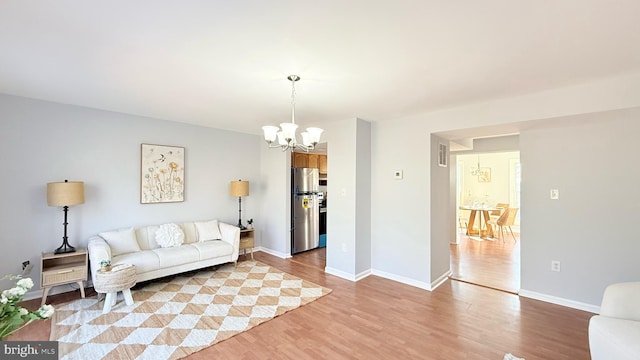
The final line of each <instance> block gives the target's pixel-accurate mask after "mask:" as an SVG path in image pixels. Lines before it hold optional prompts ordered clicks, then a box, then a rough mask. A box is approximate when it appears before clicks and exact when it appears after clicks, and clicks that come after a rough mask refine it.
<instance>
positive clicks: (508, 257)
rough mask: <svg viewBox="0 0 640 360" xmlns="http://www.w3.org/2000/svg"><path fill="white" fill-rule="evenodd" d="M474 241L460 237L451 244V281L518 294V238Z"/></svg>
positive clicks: (516, 235)
mask: <svg viewBox="0 0 640 360" xmlns="http://www.w3.org/2000/svg"><path fill="white" fill-rule="evenodd" d="M514 235H515V238H516V241H515V242H514V241H513V238H512V237H511V234H509V235H508V236H506V237H505V239H504V241H502V240H500V239H497V240H494V241H487V240H484V241H477V240H473V239H470V238H469V237H467V236H466V235H464V234H462V235H461V236H460V243H459V244H451V245H450V254H451V273H452V275H451V278H452V279H457V280H461V281H466V282H469V283H472V284H477V285H481V286H487V287H490V288H494V289H498V290H503V291H509V292H512V293H517V292H518V291H519V290H520V237H519V234H518V233H514Z"/></svg>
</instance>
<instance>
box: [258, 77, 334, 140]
mask: <svg viewBox="0 0 640 360" xmlns="http://www.w3.org/2000/svg"><path fill="white" fill-rule="evenodd" d="M287 79H288V80H289V81H291V122H289V123H282V124H280V127H277V126H263V127H262V131H263V132H264V140H265V141H266V142H267V144H268V146H269V147H270V148H281V149H282V151H286V150H288V149H292V150H295V149H300V150H303V151H307V152H308V151H310V150H313V149H314V148H315V146H316V145H317V144H318V142H320V136H321V135H322V131H323V130H322V129H320V128H317V127H308V128H307V129H306V131H304V132H302V133H301V136H302V144H300V143H298V142H297V141H296V130H297V129H298V125H297V124H296V100H295V96H296V81H299V80H300V77H299V76H298V75H289V76H288V77H287ZM276 139H277V140H278V141H277V143H275V141H276Z"/></svg>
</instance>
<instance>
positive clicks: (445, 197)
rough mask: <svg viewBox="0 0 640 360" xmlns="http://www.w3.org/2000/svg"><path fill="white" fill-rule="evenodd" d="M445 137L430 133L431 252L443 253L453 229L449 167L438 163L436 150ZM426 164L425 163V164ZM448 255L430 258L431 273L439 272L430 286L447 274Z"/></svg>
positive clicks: (447, 249) (448, 265)
mask: <svg viewBox="0 0 640 360" xmlns="http://www.w3.org/2000/svg"><path fill="white" fill-rule="evenodd" d="M448 143H449V142H448V141H447V140H446V139H443V138H440V137H438V136H436V135H431V146H430V148H431V161H429V165H428V166H429V167H430V168H431V195H430V197H429V203H430V204H431V219H430V222H431V234H430V235H431V242H430V245H431V253H432V254H444V253H447V252H449V246H450V245H449V244H450V243H451V229H455V220H454V216H455V213H456V211H455V207H454V208H451V207H450V201H449V200H450V194H451V192H450V181H449V167H448V166H447V167H442V166H440V165H438V152H439V147H440V144H445V145H447V144H448ZM447 147H448V146H447ZM425 165H427V164H425ZM450 263H451V262H450V260H449V257H443V256H438V257H433V258H431V274H432V276H433V275H435V274H441V277H440V278H434V279H432V281H431V282H432V284H431V286H432V287H433V286H436V285H437V283H438V282H440V281H443V280H444V279H445V277H444V275H448V274H449V270H450V268H451V265H450Z"/></svg>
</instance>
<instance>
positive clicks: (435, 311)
mask: <svg viewBox="0 0 640 360" xmlns="http://www.w3.org/2000/svg"><path fill="white" fill-rule="evenodd" d="M255 259H256V260H258V261H261V262H263V263H266V264H269V265H271V266H274V267H276V268H278V269H281V270H283V271H286V272H288V273H290V274H293V275H296V276H298V277H301V278H304V279H307V280H309V281H312V282H315V283H316V284H319V285H322V286H325V287H328V288H331V289H333V292H332V293H331V294H329V295H327V296H325V297H323V298H321V299H319V300H317V301H314V302H312V303H310V304H308V305H305V306H303V307H302V308H300V309H296V310H294V311H291V312H289V313H286V314H284V315H282V316H279V317H277V318H275V319H273V320H271V321H267V322H266V323H263V324H261V325H259V326H257V327H255V328H253V329H251V330H249V331H246V332H244V333H241V334H239V335H237V336H234V337H232V338H230V339H228V340H225V341H223V342H221V343H219V344H217V345H215V346H212V347H209V348H207V349H205V350H203V351H201V352H198V353H196V354H192V355H191V356H189V357H187V359H191V360H193V359H451V360H453V359H483V360H484V359H498V360H500V359H502V358H503V357H504V355H505V353H512V354H514V355H516V356H519V357H525V358H526V359H527V360H535V359H553V360H576V359H589V358H590V357H589V348H588V339H587V326H588V321H589V318H590V317H591V316H592V315H593V314H591V313H588V312H584V311H580V310H575V309H570V308H565V307H562V306H559V305H553V304H549V303H544V302H541V301H537V300H532V299H527V298H520V297H518V296H517V295H514V294H509V293H506V292H501V291H496V290H492V289H489V288H484V287H479V286H475V285H471V284H467V283H464V282H458V281H447V282H445V283H444V284H443V285H441V286H440V287H439V288H437V289H436V290H434V291H432V292H429V291H425V290H422V289H418V288H415V287H412V286H408V285H404V284H401V283H398V282H395V281H391V280H387V279H384V278H380V277H377V276H369V277H367V278H365V279H362V280H360V281H358V282H356V283H354V282H351V281H347V280H344V279H341V278H338V277H335V276H332V275H328V274H325V273H324V272H323V271H322V270H320V269H318V268H315V267H313V266H309V265H307V264H302V263H299V262H296V261H292V260H291V259H280V258H277V257H274V256H271V255H268V254H265V253H262V252H257V253H255ZM88 294H95V293H94V292H93V291H92V290H91V289H88ZM78 296H79V294H78V292H77V291H76V292H75V293H67V294H60V295H54V296H51V297H50V298H49V300H50V301H49V302H50V303H53V304H54V305H55V304H56V303H61V302H64V301H68V300H71V299H75V298H77V297H78ZM89 296H91V295H89ZM32 303H34V306H35V307H37V305H38V303H39V301H38V300H34V301H32ZM49 332H50V324H49V321H40V322H35V323H32V324H30V325H29V326H28V327H27V328H24V329H22V330H21V331H20V332H19V333H17V336H14V337H13V338H12V339H11V340H19V339H24V340H47V339H48V337H49ZM158 360H160V359H158Z"/></svg>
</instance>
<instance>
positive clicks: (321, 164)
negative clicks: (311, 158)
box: [318, 155, 327, 174]
mask: <svg viewBox="0 0 640 360" xmlns="http://www.w3.org/2000/svg"><path fill="white" fill-rule="evenodd" d="M318 169H320V171H318V172H319V173H320V174H326V173H327V155H318Z"/></svg>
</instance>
